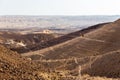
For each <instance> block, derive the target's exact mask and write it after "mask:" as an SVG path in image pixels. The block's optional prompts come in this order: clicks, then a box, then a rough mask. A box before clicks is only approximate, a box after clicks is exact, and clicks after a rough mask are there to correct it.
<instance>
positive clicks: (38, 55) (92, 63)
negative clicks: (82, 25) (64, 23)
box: [0, 20, 120, 80]
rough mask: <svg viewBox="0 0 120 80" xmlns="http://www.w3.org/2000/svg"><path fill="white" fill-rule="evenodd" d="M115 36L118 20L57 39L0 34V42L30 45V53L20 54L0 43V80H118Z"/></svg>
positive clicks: (119, 48)
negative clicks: (9, 40) (9, 41)
mask: <svg viewBox="0 0 120 80" xmlns="http://www.w3.org/2000/svg"><path fill="white" fill-rule="evenodd" d="M119 36H120V20H117V21H115V22H110V23H104V24H98V25H94V26H91V27H89V28H86V29H83V30H80V31H77V32H73V33H70V34H67V35H64V36H60V37H57V38H56V37H55V36H54V35H51V34H49V35H48V34H47V35H46V34H45V35H43V34H41V35H40V34H26V35H18V34H14V35H13V34H11V33H9V32H8V33H6V32H5V33H4V34H3V32H1V33H0V41H1V42H3V41H4V40H8V39H14V40H15V41H16V42H21V41H22V42H23V43H27V44H32V45H29V47H28V48H29V49H30V51H24V50H22V49H23V48H21V49H20V48H19V49H15V48H14V49H12V48H10V47H7V46H6V45H4V44H2V43H1V45H0V79H2V80H76V79H81V80H120V37H119ZM36 38H37V39H36ZM19 40H20V41H19ZM28 41H29V42H28ZM11 42H12V41H11ZM32 42H33V43H32ZM12 43H13V42H12ZM7 44H8V43H7ZM41 45H42V46H44V47H42V46H41ZM3 46H5V47H7V48H5V47H3ZM10 49H11V50H10ZM12 50H13V51H12ZM20 50H21V51H23V52H26V53H22V52H20ZM14 51H17V52H20V53H22V54H20V53H17V52H14Z"/></svg>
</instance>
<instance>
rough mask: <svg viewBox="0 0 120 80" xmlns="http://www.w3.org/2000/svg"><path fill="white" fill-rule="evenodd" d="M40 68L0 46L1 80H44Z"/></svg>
mask: <svg viewBox="0 0 120 80" xmlns="http://www.w3.org/2000/svg"><path fill="white" fill-rule="evenodd" d="M41 69H42V68H40V66H39V67H38V66H36V65H35V64H34V63H33V62H31V61H29V60H27V59H25V58H22V57H21V56H20V55H19V54H17V53H15V52H12V51H10V50H9V49H6V48H4V47H3V46H1V45H0V79H1V80H25V79H27V80H28V79H29V80H33V79H35V80H44V79H43V78H42V76H39V75H38V73H41Z"/></svg>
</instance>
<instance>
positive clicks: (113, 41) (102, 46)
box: [23, 20, 120, 59]
mask: <svg viewBox="0 0 120 80" xmlns="http://www.w3.org/2000/svg"><path fill="white" fill-rule="evenodd" d="M119 26H120V21H119V20H117V21H115V22H112V23H109V24H104V25H102V26H101V27H100V28H98V29H95V30H92V31H90V32H88V33H86V34H83V36H77V37H75V38H73V39H71V40H68V41H65V42H63V43H61V44H58V45H54V46H51V47H49V48H45V49H42V50H38V51H34V52H30V53H26V54H23V55H28V56H31V55H38V56H39V54H42V55H44V58H45V59H64V58H72V57H78V58H79V57H85V56H93V55H100V54H105V53H108V52H111V51H115V50H118V49H120V45H119V43H120V37H119V36H120V32H119V30H120V27H119Z"/></svg>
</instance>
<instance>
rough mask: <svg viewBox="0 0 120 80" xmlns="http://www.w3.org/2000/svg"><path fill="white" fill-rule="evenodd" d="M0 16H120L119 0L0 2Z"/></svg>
mask: <svg viewBox="0 0 120 80" xmlns="http://www.w3.org/2000/svg"><path fill="white" fill-rule="evenodd" d="M0 15H120V0H0Z"/></svg>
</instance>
